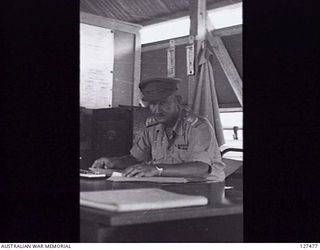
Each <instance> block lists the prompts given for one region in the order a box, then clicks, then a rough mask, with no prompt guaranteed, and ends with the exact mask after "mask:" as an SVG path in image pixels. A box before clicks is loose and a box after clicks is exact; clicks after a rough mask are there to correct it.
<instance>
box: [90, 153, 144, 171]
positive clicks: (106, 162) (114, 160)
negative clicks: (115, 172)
mask: <svg viewBox="0 0 320 250" xmlns="http://www.w3.org/2000/svg"><path fill="white" fill-rule="evenodd" d="M138 163H139V161H138V160H137V159H136V158H134V157H133V156H132V155H124V156H121V157H110V158H107V157H102V158H99V159H97V160H96V161H95V162H94V163H93V164H92V167H91V169H125V168H127V167H129V166H132V165H135V164H138Z"/></svg>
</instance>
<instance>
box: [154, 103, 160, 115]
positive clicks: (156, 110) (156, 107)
mask: <svg viewBox="0 0 320 250" xmlns="http://www.w3.org/2000/svg"><path fill="white" fill-rule="evenodd" d="M154 112H155V113H161V112H160V105H159V104H158V103H157V104H156V105H155V106H154Z"/></svg>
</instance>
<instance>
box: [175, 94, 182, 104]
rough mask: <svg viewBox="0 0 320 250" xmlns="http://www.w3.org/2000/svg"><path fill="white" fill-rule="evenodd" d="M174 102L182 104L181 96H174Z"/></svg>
mask: <svg viewBox="0 0 320 250" xmlns="http://www.w3.org/2000/svg"><path fill="white" fill-rule="evenodd" d="M176 100H177V102H178V103H179V104H181V103H182V96H181V95H176Z"/></svg>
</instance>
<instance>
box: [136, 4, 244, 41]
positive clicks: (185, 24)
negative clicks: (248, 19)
mask: <svg viewBox="0 0 320 250" xmlns="http://www.w3.org/2000/svg"><path fill="white" fill-rule="evenodd" d="M208 16H209V18H210V19H211V21H212V23H213V25H214V27H215V29H221V28H225V27H229V26H234V25H239V24H242V3H237V4H232V5H229V6H225V7H221V8H217V9H213V10H208ZM189 33H190V17H189V16H185V17H181V18H177V19H172V20H169V21H165V22H161V23H157V24H152V25H147V26H144V27H142V29H141V31H140V35H141V43H142V44H146V43H152V42H157V41H163V40H167V39H172V38H177V37H183V36H188V35H189Z"/></svg>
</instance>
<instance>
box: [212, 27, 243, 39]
mask: <svg viewBox="0 0 320 250" xmlns="http://www.w3.org/2000/svg"><path fill="white" fill-rule="evenodd" d="M239 34H242V24H239V25H235V26H230V27H226V28H222V29H217V30H214V31H213V35H214V36H220V37H221V36H232V35H239Z"/></svg>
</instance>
